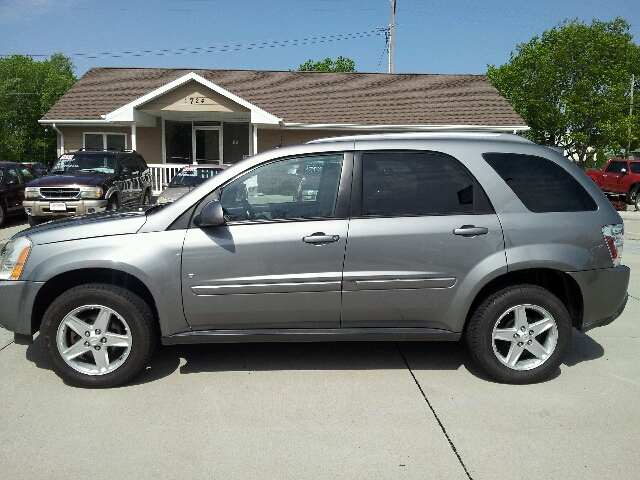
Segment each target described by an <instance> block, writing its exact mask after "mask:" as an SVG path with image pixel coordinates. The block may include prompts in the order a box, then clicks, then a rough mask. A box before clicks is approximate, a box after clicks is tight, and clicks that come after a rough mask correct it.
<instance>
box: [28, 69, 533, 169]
mask: <svg viewBox="0 0 640 480" xmlns="http://www.w3.org/2000/svg"><path fill="white" fill-rule="evenodd" d="M40 123H42V124H46V125H50V126H52V127H53V128H54V129H55V130H56V132H57V133H58V153H59V154H61V153H63V152H65V151H71V150H78V149H80V148H122V149H132V150H137V151H138V152H140V153H141V154H142V155H143V156H144V157H145V159H146V160H147V163H149V164H183V165H184V164H187V163H196V162H198V163H234V162H236V161H238V160H240V159H242V158H243V157H244V156H246V155H253V154H254V153H258V152H261V151H264V150H267V149H271V148H273V147H276V146H278V145H280V144H282V145H291V144H296V143H302V142H306V141H309V140H312V139H315V138H322V137H328V136H336V135H347V134H353V133H358V132H359V133H366V132H371V133H380V132H400V131H443V130H450V131H453V130H457V131H461V130H466V131H469V130H474V131H494V132H519V131H523V130H527V129H528V127H527V125H526V124H525V122H524V121H523V120H522V118H521V117H520V116H519V115H518V114H517V113H516V112H515V111H514V110H513V108H512V107H511V106H510V105H509V103H508V102H507V101H506V100H505V99H504V98H503V97H502V95H500V93H499V92H498V91H497V90H496V89H495V87H494V86H493V85H492V84H491V82H489V80H488V79H487V78H486V77H485V76H484V75H423V74H375V73H323V72H297V71H289V72H278V71H260V70H185V69H166V68H92V69H90V70H89V71H88V72H87V73H86V74H85V75H83V76H82V78H80V79H79V80H78V81H77V82H76V84H75V85H74V86H73V87H72V88H71V89H70V90H69V91H68V92H67V93H66V94H64V96H63V97H62V98H61V99H60V100H59V101H58V102H57V103H56V104H55V105H54V106H53V107H52V108H51V110H49V111H48V112H47V114H46V115H45V116H44V117H42V119H41V120H40ZM167 166H168V165H167Z"/></svg>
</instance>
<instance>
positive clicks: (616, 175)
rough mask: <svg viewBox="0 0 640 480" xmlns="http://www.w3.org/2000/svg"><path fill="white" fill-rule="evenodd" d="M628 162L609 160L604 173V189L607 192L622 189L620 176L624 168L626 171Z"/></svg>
mask: <svg viewBox="0 0 640 480" xmlns="http://www.w3.org/2000/svg"><path fill="white" fill-rule="evenodd" d="M626 169H627V162H625V161H619V162H609V165H607V168H606V170H605V172H604V173H603V174H602V190H605V191H607V192H618V191H621V190H620V186H619V183H620V178H621V177H622V176H623V173H622V172H623V170H625V171H626Z"/></svg>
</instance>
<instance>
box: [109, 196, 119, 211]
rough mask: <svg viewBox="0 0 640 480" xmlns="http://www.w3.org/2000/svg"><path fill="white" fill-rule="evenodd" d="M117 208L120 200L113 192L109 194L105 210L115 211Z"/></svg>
mask: <svg viewBox="0 0 640 480" xmlns="http://www.w3.org/2000/svg"><path fill="white" fill-rule="evenodd" d="M117 210H120V201H119V200H118V196H117V195H115V194H114V195H111V197H109V200H108V201H107V211H109V212H115V211H117Z"/></svg>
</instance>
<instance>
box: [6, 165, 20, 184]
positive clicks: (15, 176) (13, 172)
mask: <svg viewBox="0 0 640 480" xmlns="http://www.w3.org/2000/svg"><path fill="white" fill-rule="evenodd" d="M10 182H14V183H20V174H19V173H18V169H17V168H16V167H11V168H9V175H8V176H7V183H10Z"/></svg>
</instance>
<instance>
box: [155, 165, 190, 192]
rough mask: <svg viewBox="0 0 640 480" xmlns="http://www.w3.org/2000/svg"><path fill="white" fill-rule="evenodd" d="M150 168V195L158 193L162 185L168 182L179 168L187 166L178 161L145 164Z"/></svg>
mask: <svg viewBox="0 0 640 480" xmlns="http://www.w3.org/2000/svg"><path fill="white" fill-rule="evenodd" d="M147 166H148V167H149V169H150V170H151V190H152V192H151V193H152V195H160V193H161V192H162V190H163V187H162V186H163V185H166V184H167V183H169V182H170V181H171V180H172V179H173V177H175V176H176V173H178V172H179V171H180V169H181V168H183V167H186V166H188V165H187V164H184V165H181V164H178V163H166V164H165V163H152V164H148V165H147Z"/></svg>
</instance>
